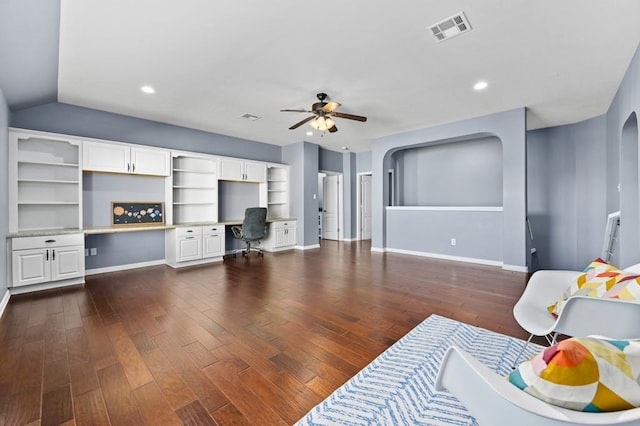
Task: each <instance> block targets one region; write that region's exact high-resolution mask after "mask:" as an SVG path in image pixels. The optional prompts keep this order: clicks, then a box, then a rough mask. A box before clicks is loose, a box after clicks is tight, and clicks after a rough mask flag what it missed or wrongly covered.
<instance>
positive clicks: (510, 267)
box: [502, 265, 529, 272]
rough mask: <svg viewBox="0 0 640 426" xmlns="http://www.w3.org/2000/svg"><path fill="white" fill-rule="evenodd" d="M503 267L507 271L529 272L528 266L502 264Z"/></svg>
mask: <svg viewBox="0 0 640 426" xmlns="http://www.w3.org/2000/svg"><path fill="white" fill-rule="evenodd" d="M502 269H504V270H505V271H514V272H529V267H528V266H518V265H502Z"/></svg>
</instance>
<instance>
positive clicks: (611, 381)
mask: <svg viewBox="0 0 640 426" xmlns="http://www.w3.org/2000/svg"><path fill="white" fill-rule="evenodd" d="M639 375H640V341H636V340H633V341H630V340H603V339H596V338H577V337H574V338H571V339H567V340H563V341H561V342H559V343H557V344H555V345H553V346H551V347H549V348H547V349H545V350H544V351H543V352H541V353H539V354H538V355H536V356H534V357H533V358H531V359H530V360H528V361H525V362H523V363H522V364H520V366H519V367H518V368H517V369H516V370H515V371H514V372H513V373H511V374H510V375H509V376H508V377H507V379H508V380H509V382H511V383H512V384H514V385H516V386H517V387H519V388H520V389H522V390H524V391H525V392H527V393H529V394H531V395H533V396H535V397H536V398H539V399H541V400H543V401H546V402H548V403H550V404H553V405H557V406H560V407H564V408H569V409H572V410H578V411H589V412H604V411H620V410H627V409H630V408H635V407H639V406H640V383H638V378H639V377H638V376H639Z"/></svg>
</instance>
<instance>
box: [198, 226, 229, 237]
mask: <svg viewBox="0 0 640 426" xmlns="http://www.w3.org/2000/svg"><path fill="white" fill-rule="evenodd" d="M202 234H203V235H220V234H224V225H208V226H203V227H202Z"/></svg>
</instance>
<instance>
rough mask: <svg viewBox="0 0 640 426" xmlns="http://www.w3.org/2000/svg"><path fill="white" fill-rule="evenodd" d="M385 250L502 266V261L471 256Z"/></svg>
mask: <svg viewBox="0 0 640 426" xmlns="http://www.w3.org/2000/svg"><path fill="white" fill-rule="evenodd" d="M386 251H387V252H389V253H400V254H409V255H412V256H422V257H431V258H434V259H443V260H452V261H455V262H466V263H476V264H480V265H488V266H500V267H502V266H503V265H502V262H500V261H497V260H488V259H476V258H473V257H461V256H450V255H448V254H438V253H427V252H423V251H413V250H403V249H394V248H387V250H386Z"/></svg>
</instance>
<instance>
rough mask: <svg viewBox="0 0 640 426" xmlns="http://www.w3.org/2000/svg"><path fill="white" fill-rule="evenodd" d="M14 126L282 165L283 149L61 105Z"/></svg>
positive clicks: (33, 112) (37, 110) (17, 116)
mask: <svg viewBox="0 0 640 426" xmlns="http://www.w3.org/2000/svg"><path fill="white" fill-rule="evenodd" d="M11 126H12V127H19V128H24V129H30V130H42V131H46V132H54V133H63V134H66V135H75V136H83V137H87V138H97V139H106V140H112V141H117V142H128V143H135V144H140V145H150V146H157V147H161V148H168V149H175V150H184V151H194V152H201V153H204V154H215V155H223V156H229V157H240V158H246V159H250V160H259V161H271V162H274V163H279V162H281V147H280V146H278V145H271V144H266V143H260V142H255V141H250V140H247V139H240V138H234V137H231V136H225V135H219V134H216V133H209V132H203V131H200V130H195V129H189V128H186V127H179V126H174V125H171V124H165V123H160V122H157V121H151V120H143V119H140V118H134V117H129V116H126V115H121V114H113V113H110V112H105V111H99V110H95V109H90V108H84V107H79V106H74V105H69V104H63V103H58V102H53V103H49V104H46V105H40V106H37V107H33V108H27V109H24V110H20V111H16V112H15V113H13V114H12V116H11Z"/></svg>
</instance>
